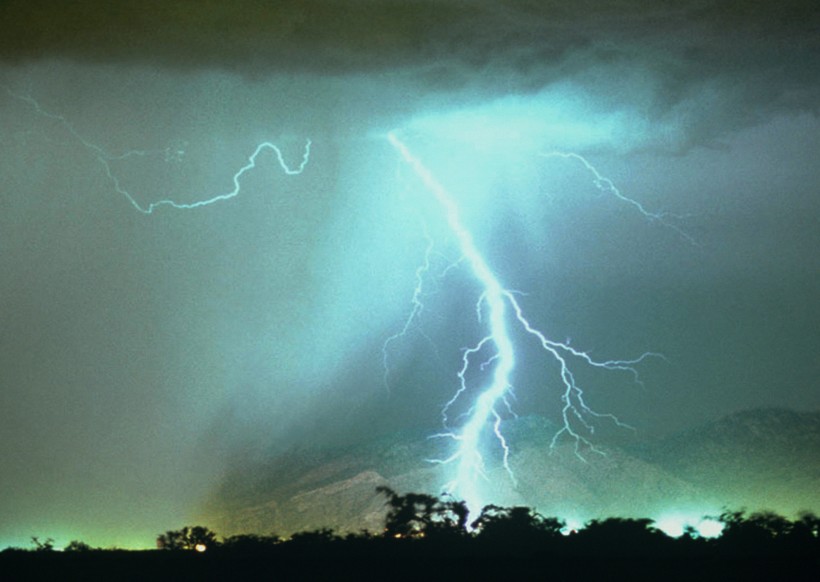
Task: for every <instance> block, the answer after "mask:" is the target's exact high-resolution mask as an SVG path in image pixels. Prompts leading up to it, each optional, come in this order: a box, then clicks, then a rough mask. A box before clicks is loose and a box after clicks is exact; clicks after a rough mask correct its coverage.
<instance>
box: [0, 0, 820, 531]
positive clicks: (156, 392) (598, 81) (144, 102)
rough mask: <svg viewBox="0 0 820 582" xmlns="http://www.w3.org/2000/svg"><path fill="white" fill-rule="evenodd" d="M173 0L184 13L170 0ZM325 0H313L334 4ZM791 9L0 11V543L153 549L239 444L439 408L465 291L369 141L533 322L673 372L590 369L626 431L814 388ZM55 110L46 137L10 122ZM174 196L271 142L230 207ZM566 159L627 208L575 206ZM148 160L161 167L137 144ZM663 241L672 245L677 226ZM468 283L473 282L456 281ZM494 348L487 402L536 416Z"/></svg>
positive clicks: (446, 253) (802, 38)
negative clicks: (164, 202) (192, 205)
mask: <svg viewBox="0 0 820 582" xmlns="http://www.w3.org/2000/svg"><path fill="white" fill-rule="evenodd" d="M193 5H196V6H197V8H196V9H193V8H192V6H193ZM342 7H343V8H342ZM815 12H816V10H814V9H813V6H812V5H811V3H808V2H785V3H784V2H777V3H774V2H772V3H762V4H760V5H757V4H756V5H755V7H754V8H749V7H748V6H747V3H743V2H736V3H735V2H726V3H720V7H719V8H710V7H708V6H704V5H702V3H700V2H696V1H691V2H690V1H684V2H674V3H672V2H668V3H664V2H652V3H644V2H637V1H624V2H619V3H614V4H612V5H611V7H610V8H608V9H607V10H605V11H588V10H586V9H585V8H584V6H583V5H582V3H577V2H575V3H571V4H570V3H567V4H562V3H558V2H552V1H548V2H538V3H532V2H525V1H512V0H511V1H507V2H502V1H490V2H482V3H476V4H466V3H463V2H458V1H456V0H452V1H446V2H389V3H387V2H341V3H340V2H331V1H325V0H315V1H312V2H282V3H277V8H275V9H273V8H268V7H266V6H265V5H264V4H263V3H261V4H260V3H254V2H249V1H248V2H233V3H226V4H225V5H224V6H223V7H209V8H207V9H204V8H202V7H201V6H200V5H199V3H191V2H184V1H181V0H175V1H171V2H163V3H159V4H158V5H157V6H154V7H153V8H152V9H151V10H148V9H147V8H145V7H144V3H138V2H121V3H117V7H116V8H111V7H110V6H108V3H103V2H95V1H86V2H79V3H73V4H72V6H71V7H68V5H66V6H64V7H59V8H53V7H50V6H49V3H46V2H31V1H28V2H15V1H12V2H5V3H4V4H3V6H2V8H0V84H2V86H3V90H2V92H0V176H1V177H2V179H1V180H0V200H2V212H0V272H2V273H3V275H2V276H0V318H2V319H0V467H2V479H0V546H5V545H7V544H12V543H14V544H25V543H26V542H27V540H28V538H29V536H31V535H39V536H49V535H50V536H53V537H55V538H58V541H63V539H62V538H65V541H67V540H68V539H74V538H79V539H84V540H86V541H88V542H90V543H92V544H103V545H114V544H119V545H131V544H133V545H150V544H151V541H152V540H153V538H154V536H155V534H156V533H158V532H160V531H164V530H165V529H169V528H172V527H178V526H180V525H181V524H184V523H187V520H189V519H190V516H191V515H194V514H195V513H196V510H197V505H198V503H199V501H200V500H201V499H202V498H204V497H205V496H207V495H208V493H209V492H210V491H211V490H212V489H213V487H215V485H216V484H218V482H219V478H220V475H221V471H222V470H223V467H224V463H225V459H226V458H227V457H229V456H230V455H232V454H233V453H234V452H235V451H237V450H242V451H248V450H254V451H271V450H273V451H278V450H285V449H288V448H289V447H292V446H293V445H295V444H297V443H303V442H304V443H307V444H309V445H313V444H325V443H329V442H353V441H357V440H362V439H366V438H368V437H369V436H371V435H375V434H382V433H384V432H387V431H389V430H393V429H394V428H404V427H429V428H430V430H431V431H435V430H437V429H438V426H439V425H438V423H439V419H440V416H439V409H440V407H441V405H442V403H443V402H446V401H447V399H449V397H450V396H451V394H452V390H453V388H454V386H455V381H456V378H455V377H454V373H455V372H456V371H457V369H458V366H459V363H460V358H461V350H462V348H464V347H467V346H468V345H470V344H471V343H473V340H474V339H475V336H474V335H473V333H474V332H475V324H474V323H473V321H472V319H471V317H472V315H473V312H472V310H471V309H467V310H466V311H465V310H464V309H463V308H464V305H465V303H467V304H469V305H472V303H474V301H475V288H474V287H471V285H472V283H471V282H470V279H469V277H467V276H465V275H464V273H459V269H458V268H456V269H453V270H452V271H448V272H447V275H446V276H442V277H441V278H440V279H438V280H437V284H436V285H433V286H432V287H430V288H429V290H430V292H431V293H430V295H429V296H428V297H427V298H426V301H427V306H428V307H427V309H426V310H425V316H424V319H422V320H421V321H420V323H421V325H422V329H421V331H423V332H424V333H423V334H421V333H415V334H411V335H410V336H408V337H407V338H406V341H403V342H397V343H396V344H395V345H393V346H391V363H392V365H393V367H392V369H391V374H390V379H391V382H390V384H391V385H390V392H389V394H388V393H387V391H386V390H385V387H384V384H383V381H382V379H383V370H382V352H381V349H382V344H383V342H384V340H385V339H386V338H387V337H389V336H390V335H392V334H393V333H395V332H396V331H398V330H399V329H401V326H402V325H403V323H404V321H405V319H406V317H407V314H408V312H409V310H410V309H411V307H412V306H411V299H412V291H413V285H414V281H415V273H416V269H417V267H418V266H419V264H421V262H422V259H423V255H424V249H425V248H426V245H427V240H426V238H425V227H424V226H423V224H426V225H427V226H426V228H427V233H428V234H429V235H430V236H431V237H432V238H434V239H435V240H436V245H437V246H436V252H437V253H438V254H436V255H434V268H435V269H437V272H438V273H439V274H441V273H443V272H444V269H445V268H446V266H447V265H448V264H450V263H451V262H453V261H455V260H457V259H458V253H457V251H456V249H455V248H454V246H453V244H452V242H453V241H452V240H451V239H448V235H447V233H446V230H445V229H443V228H442V225H441V224H438V223H436V220H435V218H431V216H434V211H433V202H432V201H431V199H429V198H425V197H423V196H420V195H421V194H423V190H421V189H419V188H418V187H416V185H411V184H410V182H409V180H408V176H407V172H406V168H405V169H403V168H402V166H401V164H400V161H399V160H398V158H397V156H396V153H395V151H393V150H392V149H391V148H390V146H389V144H387V143H386V141H385V140H384V135H385V134H386V132H387V131H389V130H391V129H395V128H398V129H400V130H402V131H403V135H404V136H405V137H406V139H407V141H408V143H410V144H411V146H412V147H413V148H414V151H415V152H416V153H417V154H418V155H419V156H420V157H421V158H422V159H423V160H424V161H425V163H426V164H427V165H428V166H429V167H430V169H431V170H432V171H433V172H434V173H435V174H436V175H437V176H438V177H439V179H440V180H441V181H442V182H443V183H446V185H447V186H448V187H450V188H451V189H452V190H453V191H454V196H456V198H457V199H458V200H459V202H460V204H462V208H463V215H464V216H463V218H464V220H465V222H467V223H469V224H470V226H471V228H472V229H473V230H474V232H475V233H476V242H477V244H479V245H480V247H481V248H482V249H484V250H485V252H486V258H487V260H488V262H489V264H491V265H492V266H493V267H494V268H495V270H496V273H497V275H498V276H499V278H500V279H501V280H503V282H504V284H505V285H506V286H507V287H509V288H513V289H516V290H520V291H522V292H525V293H526V295H523V296H522V298H521V302H522V305H523V306H525V308H526V309H527V311H528V314H529V315H530V317H531V318H532V319H535V320H536V321H537V322H538V325H539V326H540V328H541V329H543V330H544V331H545V332H546V333H548V334H549V335H550V336H551V337H554V338H555V339H558V340H561V341H563V340H565V339H567V338H570V339H571V342H572V345H574V346H579V347H581V348H584V349H590V350H592V352H593V353H594V354H595V355H600V356H601V357H603V358H610V357H633V356H635V355H637V354H640V353H642V352H645V351H648V350H651V351H655V352H661V353H663V354H664V355H665V356H666V357H667V358H668V362H663V361H653V362H647V363H646V365H645V366H643V367H642V368H641V372H642V376H643V380H644V384H645V386H644V387H639V386H635V385H633V384H632V383H630V381H629V378H628V377H622V376H618V375H615V376H607V377H605V378H603V377H597V376H596V377H595V378H590V380H591V382H590V389H589V391H588V398H589V400H590V401H591V403H592V404H594V406H595V407H596V409H599V410H601V411H605V412H613V413H615V414H617V415H618V416H619V417H620V418H621V419H622V420H624V421H626V422H628V423H629V424H631V425H633V426H635V427H636V428H637V429H638V430H639V431H641V432H642V433H644V434H648V435H656V434H666V433H668V432H670V431H674V430H678V429H682V428H686V427H689V426H693V425H695V424H697V423H700V422H703V421H705V420H709V419H713V418H716V417H719V416H721V415H723V414H726V413H729V412H732V411H737V410H742V409H746V408H751V407H759V406H784V407H789V408H795V409H798V410H816V409H817V408H818V406H820V391H818V389H817V380H816V378H817V377H818V372H820V370H818V367H817V357H816V354H817V351H818V348H819V347H820V345H818V344H819V343H820V342H819V341H818V334H817V330H818V329H820V311H819V310H818V306H817V300H816V298H817V297H818V296H820V294H818V291H820V289H818V287H819V286H820V283H819V282H818V273H820V262H819V260H818V254H817V249H818V248H820V228H818V227H819V226H820V225H819V224H818V216H820V214H818V211H819V210H820V208H818V205H820V199H819V198H818V191H817V184H818V183H820V175H818V174H820V169H818V164H817V158H818V152H820V137H818V136H820V123H819V122H818V117H817V114H818V111H817V104H818V103H820V74H818V72H817V67H816V63H817V62H818V60H819V59H820V47H819V46H818V43H820V41H818V39H817V38H816V34H815V33H814V31H815V30H816V28H817V16H816V14H815ZM15 95H17V96H27V97H30V98H32V99H34V100H36V102H37V103H39V105H40V106H41V107H42V109H43V110H45V111H48V112H51V113H53V114H55V115H60V116H62V117H63V118H64V119H65V120H67V121H68V122H69V123H70V124H71V127H73V129H74V131H75V132H76V134H72V133H71V131H69V130H68V129H67V127H66V125H65V124H63V123H60V122H59V121H57V120H55V119H54V118H50V117H48V116H45V115H42V114H38V112H37V110H36V108H34V107H32V104H31V103H30V102H28V101H26V100H25V99H20V98H18V97H15ZM77 134H78V135H81V136H82V138H83V139H84V140H86V141H87V142H88V143H93V144H95V145H97V146H99V147H102V148H104V149H105V150H106V151H108V152H111V153H122V152H125V151H129V150H145V151H149V150H150V151H157V152H161V153H160V154H158V155H149V156H142V157H134V156H132V157H129V158H125V159H123V160H119V161H112V162H111V163H110V168H111V170H112V172H113V173H115V174H116V176H117V178H118V179H119V180H120V184H121V185H122V186H123V187H124V188H126V189H127V190H128V191H129V192H130V193H132V194H133V195H134V196H135V197H137V198H138V199H139V202H140V203H141V204H144V205H148V204H150V203H151V202H153V201H156V200H160V199H163V198H173V199H174V200H177V201H179V202H183V203H184V202H195V201H197V200H201V199H206V198H210V197H212V196H214V195H218V194H221V193H224V192H228V191H230V190H231V188H232V187H233V184H232V181H231V179H232V176H233V175H234V174H235V172H236V171H237V170H238V169H239V168H241V167H242V166H243V165H244V164H245V163H246V162H247V158H248V156H249V155H250V154H251V153H253V151H254V149H255V148H256V145H257V144H258V143H260V142H262V141H266V140H270V141H272V142H274V143H276V144H278V145H279V146H280V147H281V148H282V152H283V155H284V157H285V159H286V160H287V161H288V162H289V163H291V164H293V165H295V164H298V162H299V160H300V159H301V156H302V152H303V147H304V143H305V139H306V138H310V139H311V140H312V141H313V144H312V150H311V160H310V163H309V164H308V166H307V167H306V169H305V171H304V173H302V174H301V175H298V176H287V175H284V174H283V172H282V171H281V169H280V168H279V167H278V165H277V163H276V161H275V159H274V158H273V157H269V156H265V155H264V154H263V155H261V156H260V163H259V167H258V168H257V169H255V170H254V171H252V172H249V173H248V174H247V175H245V176H243V180H242V190H243V191H242V194H241V195H240V196H237V197H236V198H234V199H231V200H228V201H224V202H222V203H219V204H215V205H212V206H208V207H205V208H200V209H196V210H192V211H178V210H175V209H172V208H159V209H157V210H156V211H155V212H154V213H153V214H151V215H150V216H146V215H143V214H140V213H139V212H137V211H135V209H134V207H133V206H132V205H130V204H129V202H128V200H127V199H126V198H125V197H124V196H122V195H121V194H119V193H118V192H117V191H116V189H115V188H114V187H113V185H112V182H111V180H110V179H109V178H108V177H107V175H106V171H105V168H104V167H103V166H102V165H101V164H100V163H99V162H98V161H97V160H96V159H95V155H94V153H93V151H91V150H90V149H89V148H88V147H86V146H84V145H83V143H82V142H80V141H79V140H78V139H77ZM553 150H573V151H577V152H578V153H580V154H583V155H584V156H586V158H587V159H589V160H591V161H592V162H593V163H594V164H595V166H596V167H597V168H598V169H599V170H601V172H602V173H603V174H604V175H605V176H607V177H608V178H610V179H611V180H612V181H613V182H614V183H615V184H617V186H618V188H619V189H620V190H621V191H623V192H625V193H627V194H628V195H629V196H630V197H631V198H633V199H635V200H638V201H640V202H641V204H643V205H644V206H646V207H647V208H649V209H650V210H652V211H658V212H660V211H665V212H670V213H673V214H676V215H678V216H680V218H679V219H676V220H675V221H674V225H675V226H676V227H677V228H679V229H681V230H682V231H683V232H684V233H685V234H686V236H682V235H681V233H680V232H678V231H677V230H675V229H673V228H668V227H665V226H664V225H663V224H660V223H658V222H651V221H650V222H647V221H646V220H645V219H643V218H642V217H641V216H640V215H638V214H637V213H635V212H633V210H634V209H631V208H630V207H628V206H623V205H619V204H617V202H616V201H613V200H610V199H608V198H607V197H605V196H602V195H601V194H600V193H599V192H598V190H597V189H596V188H595V186H594V184H593V183H592V181H591V179H590V175H589V173H588V172H586V171H585V170H584V169H583V168H582V167H580V166H579V165H577V164H569V163H567V161H566V160H560V159H553V158H544V157H541V156H539V153H540V152H547V151H553ZM166 152H167V153H168V155H166ZM687 236H688V237H691V239H693V240H694V241H695V243H696V244H692V243H691V242H690V241H689V240H688V239H687ZM465 297H468V298H469V301H468V300H466V299H465ZM529 356H530V354H524V355H523V356H522V358H523V359H522V363H521V364H520V370H521V371H520V373H519V376H518V377H517V378H516V385H517V386H519V389H518V392H517V400H516V403H515V407H516V410H518V411H519V412H520V413H522V414H545V415H548V416H549V415H553V414H555V412H556V406H558V394H557V392H556V390H555V387H554V386H552V385H550V383H549V382H545V381H544V379H543V378H544V374H543V369H539V368H538V366H537V365H536V364H533V365H532V366H528V359H527V358H528V357H529Z"/></svg>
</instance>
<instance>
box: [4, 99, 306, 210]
mask: <svg viewBox="0 0 820 582" xmlns="http://www.w3.org/2000/svg"><path fill="white" fill-rule="evenodd" d="M6 93H8V94H9V95H10V96H11V97H13V98H15V99H17V100H19V101H22V102H23V103H26V104H28V105H29V106H30V107H31V108H32V109H33V110H34V111H35V112H36V113H37V114H38V115H40V116H42V117H46V118H48V119H52V120H54V121H56V122H57V123H59V124H60V125H62V126H63V128H64V129H65V130H66V131H67V132H68V133H69V134H70V135H71V136H72V137H73V138H74V140H75V141H77V142H78V143H79V144H80V145H82V146H83V147H84V148H85V149H87V150H88V151H89V152H91V154H92V155H93V156H94V158H95V159H96V160H97V162H98V163H99V164H100V165H101V166H102V168H103V171H104V172H105V174H106V176H107V177H108V180H109V182H110V183H111V186H112V188H113V189H114V190H115V191H116V192H117V193H119V194H120V195H122V196H123V197H125V199H126V200H128V202H129V203H130V204H131V206H133V207H134V208H135V209H136V210H137V211H139V212H141V213H142V214H151V213H153V212H154V210H156V209H157V208H159V207H161V206H170V207H172V208H176V209H179V210H191V209H194V208H201V207H203V206H209V205H211V204H215V203H217V202H222V201H224V200H230V199H231V198H234V197H236V196H238V195H239V193H240V191H241V189H242V186H241V184H240V178H241V177H242V176H243V175H244V174H245V173H247V172H249V171H250V170H252V169H254V168H255V167H256V159H257V158H258V157H259V155H260V154H261V153H262V152H264V151H271V152H273V154H274V156H275V158H276V160H277V162H278V163H279V167H280V168H281V169H282V171H283V172H284V173H285V174H286V175H288V176H294V175H297V174H301V173H302V172H303V171H304V169H305V167H306V166H307V165H308V162H309V161H310V147H311V144H312V142H311V140H310V139H308V140H306V142H305V147H304V151H303V153H302V161H301V162H300V163H299V164H298V165H297V166H295V167H291V166H290V165H288V163H287V162H286V161H285V158H284V155H283V154H282V150H281V149H280V148H279V146H277V145H276V144H274V143H272V142H269V141H265V142H262V143H260V144H258V145H257V146H256V149H255V150H254V151H253V153H252V154H251V155H250V156H248V162H247V163H246V164H245V165H243V166H242V167H241V168H239V170H237V171H236V173H235V174H234V175H233V178H232V182H233V189H232V190H229V191H228V192H224V193H222V194H216V195H214V196H211V197H209V198H205V199H202V200H197V201H196V202H190V203H183V202H175V201H174V200H172V199H170V198H163V199H161V200H157V201H155V202H151V203H149V204H147V205H142V204H140V203H139V202H138V200H137V198H136V197H135V196H133V195H132V194H131V193H130V192H129V191H128V190H126V189H125V188H123V186H122V185H121V183H120V180H119V178H117V176H116V175H115V174H114V172H113V170H112V169H111V162H113V161H118V160H124V159H127V158H130V157H149V156H164V158H165V161H172V160H176V161H180V160H181V159H182V157H183V156H184V155H185V151H184V150H183V149H182V148H181V147H167V148H164V149H156V150H129V151H127V152H124V153H122V154H119V155H114V154H111V153H109V152H107V151H105V150H104V149H103V148H102V147H100V146H99V145H97V144H95V143H93V142H91V141H89V140H88V139H86V138H85V137H84V136H83V135H82V134H81V133H80V132H79V131H77V129H76V128H75V127H74V125H73V124H72V123H71V122H69V121H68V120H67V119H66V118H65V117H63V116H62V115H59V114H57V113H53V112H51V111H48V110H47V109H44V108H43V107H42V106H41V105H40V103H38V102H37V100H36V99H34V98H33V97H31V96H29V95H21V94H18V93H15V92H13V91H12V90H11V89H9V88H8V87H6Z"/></svg>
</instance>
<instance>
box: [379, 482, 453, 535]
mask: <svg viewBox="0 0 820 582" xmlns="http://www.w3.org/2000/svg"><path fill="white" fill-rule="evenodd" d="M376 491H377V492H378V493H381V494H382V495H385V496H386V497H387V505H388V506H389V509H388V510H387V515H386V517H385V523H384V535H385V537H391V538H420V537H427V536H435V537H437V538H441V537H452V536H461V535H464V534H466V533H467V518H468V515H469V510H468V509H467V505H466V504H465V503H464V502H463V501H456V500H448V501H444V500H442V499H439V498H437V497H433V496H432V495H427V494H425V493H407V494H406V495H399V494H398V493H396V492H395V491H393V490H392V489H390V488H389V487H385V486H379V487H376Z"/></svg>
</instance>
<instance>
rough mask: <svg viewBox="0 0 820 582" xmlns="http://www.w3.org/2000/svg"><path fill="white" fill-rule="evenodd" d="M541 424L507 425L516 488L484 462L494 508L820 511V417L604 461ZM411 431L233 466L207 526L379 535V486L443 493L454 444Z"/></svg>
mask: <svg viewBox="0 0 820 582" xmlns="http://www.w3.org/2000/svg"><path fill="white" fill-rule="evenodd" d="M556 430H557V427H556V426H555V425H554V424H552V423H550V422H549V421H548V420H546V419H544V418H542V417H522V418H519V419H515V420H512V421H509V422H507V423H506V424H505V434H506V435H507V437H508V442H509V443H510V446H511V448H512V455H511V458H510V464H511V466H512V468H513V470H514V472H515V475H516V482H513V481H512V480H511V479H510V478H509V476H508V475H507V474H506V472H505V470H504V468H503V466H502V465H501V459H500V457H499V456H496V457H492V456H490V458H488V459H487V465H488V471H487V474H488V481H487V484H486V488H487V489H486V490H487V497H488V499H490V500H491V501H492V502H493V503H496V504H498V505H502V506H527V507H533V508H535V509H537V510H538V511H539V512H540V513H542V514H544V515H556V516H561V517H566V518H576V517H577V518H578V519H581V520H587V519H592V518H603V517H609V516H622V517H646V516H659V515H662V514H664V513H667V512H669V511H670V510H672V511H677V512H685V513H689V514H694V515H696V516H702V515H705V514H716V513H720V511H721V508H725V507H730V508H740V507H745V508H748V509H749V510H750V511H755V510H761V509H770V510H774V511H777V512H780V513H783V514H787V515H793V514H794V513H795V512H797V511H799V510H814V511H816V510H817V508H818V507H820V459H819V458H818V456H817V454H816V451H818V450H820V413H797V412H791V411H786V410H778V409H761V410H752V411H747V412H741V413H737V414H733V415H730V416H728V417H725V418H721V419H718V420H716V421H713V422H710V423H706V424H704V425H702V426H700V427H697V428H694V429H691V430H687V431H685V432H681V433H678V434H675V435H672V436H669V437H666V438H662V439H657V440H650V441H642V442H638V443H636V444H630V445H620V446H618V445H615V444H609V445H607V444H603V445H601V446H600V449H601V450H602V452H603V453H604V454H603V455H601V454H597V453H595V452H592V451H589V450H585V451H582V453H583V458H584V460H583V461H582V460H580V459H579V458H578V456H577V455H576V454H575V449H574V445H573V444H572V443H569V442H562V443H560V444H559V445H558V446H556V447H555V448H554V449H550V442H551V440H552V437H553V435H554V434H555V432H556ZM428 436H429V435H428V434H426V433H423V432H422V431H403V432H400V433H396V434H391V435H387V436H383V437H381V438H378V439H376V440H374V441H371V442H368V443H364V444H361V445H357V446H350V447H345V448H341V449H311V450H294V451H291V452H290V453H288V454H285V455H279V456H275V457H272V458H270V459H267V460H265V461H263V462H255V463H245V464H244V465H238V466H236V467H235V468H234V469H233V470H232V471H231V472H230V473H229V474H228V476H227V477H226V479H225V481H224V482H223V484H222V486H221V487H220V489H219V490H218V491H217V492H216V494H215V495H214V496H213V498H212V500H211V502H210V504H209V506H208V508H207V510H206V512H205V517H206V519H207V520H208V523H213V524H214V526H215V527H216V528H217V529H219V531H222V532H225V533H229V534H230V533H241V532H248V531H258V532H270V531H276V532H277V533H280V534H288V533H291V532H296V531H304V530H310V529H316V528H320V527H330V528H333V529H335V530H336V531H339V532H357V531H360V530H362V529H370V530H371V531H377V530H378V528H380V527H381V524H382V523H383V520H384V516H385V508H384V500H383V499H381V498H379V496H378V495H377V494H376V493H375V488H376V487H379V486H386V487H390V488H391V489H393V490H395V491H399V492H409V491H416V492H424V493H428V494H432V495H437V494H439V493H440V487H441V484H442V483H445V482H446V467H442V466H441V465H437V464H432V463H429V462H426V461H425V459H435V458H439V459H440V458H445V457H446V456H447V451H448V450H449V449H448V446H449V443H448V442H447V441H446V440H445V439H430V438H428Z"/></svg>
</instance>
